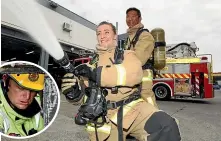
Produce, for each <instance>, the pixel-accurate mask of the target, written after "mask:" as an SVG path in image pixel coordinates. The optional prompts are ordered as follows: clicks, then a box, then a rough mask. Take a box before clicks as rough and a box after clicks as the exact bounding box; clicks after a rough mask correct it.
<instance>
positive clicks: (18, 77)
mask: <svg viewBox="0 0 221 141" xmlns="http://www.w3.org/2000/svg"><path fill="white" fill-rule="evenodd" d="M8 75H9V77H10V78H12V79H13V80H14V81H15V82H16V83H17V84H18V85H19V86H21V87H23V88H25V89H29V90H33V91H41V90H43V89H44V76H45V74H40V73H27V74H8Z"/></svg>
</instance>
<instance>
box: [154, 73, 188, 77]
mask: <svg viewBox="0 0 221 141" xmlns="http://www.w3.org/2000/svg"><path fill="white" fill-rule="evenodd" d="M190 76H191V75H190V74H189V73H180V74H177V73H173V74H172V73H163V74H158V75H157V76H156V77H157V78H190Z"/></svg>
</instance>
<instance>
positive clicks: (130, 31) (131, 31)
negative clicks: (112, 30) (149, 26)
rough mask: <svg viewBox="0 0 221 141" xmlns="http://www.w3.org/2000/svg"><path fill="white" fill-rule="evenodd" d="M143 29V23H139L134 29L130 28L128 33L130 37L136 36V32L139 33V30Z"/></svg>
mask: <svg viewBox="0 0 221 141" xmlns="http://www.w3.org/2000/svg"><path fill="white" fill-rule="evenodd" d="M143 27H144V25H143V24H142V23H139V24H137V25H135V26H134V27H132V28H128V29H127V33H128V34H129V35H131V34H134V33H135V32H137V30H138V29H139V28H143Z"/></svg>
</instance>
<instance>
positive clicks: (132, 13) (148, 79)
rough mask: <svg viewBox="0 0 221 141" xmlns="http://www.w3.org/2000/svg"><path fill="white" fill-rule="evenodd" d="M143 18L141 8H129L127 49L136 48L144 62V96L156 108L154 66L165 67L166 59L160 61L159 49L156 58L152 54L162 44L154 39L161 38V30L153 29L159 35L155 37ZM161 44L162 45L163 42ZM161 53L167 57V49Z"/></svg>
mask: <svg viewBox="0 0 221 141" xmlns="http://www.w3.org/2000/svg"><path fill="white" fill-rule="evenodd" d="M141 20H142V17H141V12H140V10H139V9H137V8H129V9H127V11H126V23H127V25H128V27H129V28H128V30H127V34H128V38H127V41H126V46H125V49H127V50H134V51H135V54H136V56H137V58H138V59H139V60H140V61H141V63H142V68H143V73H144V77H143V79H142V91H141V96H142V98H143V99H144V100H145V101H147V102H149V103H150V104H152V105H154V106H155V107H156V108H158V106H157V103H156V98H155V94H154V93H153V91H152V86H153V82H152V81H153V68H154V67H155V68H157V69H159V68H160V67H161V66H162V67H164V66H165V63H164V64H162V63H161V62H162V61H163V62H164V61H165V60H161V62H160V63H161V64H159V63H158V62H159V61H158V60H159V56H158V55H159V51H158V52H157V53H155V58H153V56H152V54H153V51H154V50H155V51H154V52H156V50H157V49H158V48H156V49H154V46H155V47H158V46H159V45H160V44H155V43H157V41H156V42H155V40H154V39H156V40H158V39H159V36H158V35H159V34H158V33H159V32H156V30H153V31H152V32H151V33H152V34H153V36H154V35H157V38H153V36H152V35H151V33H149V31H148V29H144V25H143V24H142V23H141ZM158 31H159V30H158ZM160 32H162V31H160ZM160 36H161V37H160V38H161V39H162V36H163V37H164V34H160ZM154 37H156V36H154ZM163 41H164V40H163ZM158 43H159V42H158ZM161 43H162V42H161ZM160 46H162V44H161V45H160ZM164 46H165V45H164ZM160 53H164V54H162V55H164V59H165V51H164V52H160ZM161 58H162V57H161ZM157 61H158V62H157ZM154 63H155V66H154V65H153V64H154ZM157 63H158V64H157ZM156 64H157V66H156ZM160 65H161V66H160ZM163 65H164V66H163ZM160 69H162V68H160Z"/></svg>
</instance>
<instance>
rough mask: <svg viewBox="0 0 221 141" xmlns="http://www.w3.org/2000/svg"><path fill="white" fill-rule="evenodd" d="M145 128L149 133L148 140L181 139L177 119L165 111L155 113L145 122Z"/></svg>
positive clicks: (176, 140) (168, 140)
mask: <svg viewBox="0 0 221 141" xmlns="http://www.w3.org/2000/svg"><path fill="white" fill-rule="evenodd" d="M144 130H145V131H146V132H147V133H148V134H149V136H148V137H147V140H148V141H180V140H181V137H180V132H179V128H178V126H177V123H176V121H175V120H174V118H172V117H171V116H170V115H168V114H166V113H165V112H162V111H159V112H156V113H154V114H153V115H152V116H151V117H150V118H149V119H148V120H147V122H146V123H145V126H144Z"/></svg>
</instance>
